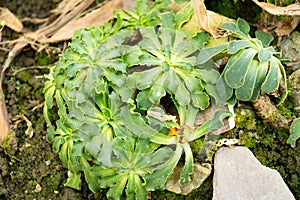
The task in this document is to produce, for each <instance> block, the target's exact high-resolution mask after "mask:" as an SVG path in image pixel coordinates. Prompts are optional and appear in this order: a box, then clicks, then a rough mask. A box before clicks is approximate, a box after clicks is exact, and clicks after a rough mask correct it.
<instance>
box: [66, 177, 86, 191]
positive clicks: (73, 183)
mask: <svg viewBox="0 0 300 200" xmlns="http://www.w3.org/2000/svg"><path fill="white" fill-rule="evenodd" d="M81 183H82V181H81V173H72V175H71V176H69V177H68V179H67V182H66V183H65V184H64V186H68V187H71V188H74V189H76V190H80V189H81Z"/></svg>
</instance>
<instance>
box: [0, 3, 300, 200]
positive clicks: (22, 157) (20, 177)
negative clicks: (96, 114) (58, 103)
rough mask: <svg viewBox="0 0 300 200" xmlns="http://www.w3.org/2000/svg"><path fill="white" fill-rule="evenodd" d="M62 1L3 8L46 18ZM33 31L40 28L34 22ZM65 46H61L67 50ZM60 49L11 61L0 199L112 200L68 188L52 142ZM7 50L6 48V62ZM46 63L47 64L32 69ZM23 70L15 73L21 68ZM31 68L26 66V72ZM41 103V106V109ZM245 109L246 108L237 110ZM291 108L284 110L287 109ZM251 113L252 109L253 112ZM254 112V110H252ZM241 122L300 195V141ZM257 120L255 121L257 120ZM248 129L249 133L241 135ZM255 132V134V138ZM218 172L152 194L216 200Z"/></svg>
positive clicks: (10, 35)
mask: <svg viewBox="0 0 300 200" xmlns="http://www.w3.org/2000/svg"><path fill="white" fill-rule="evenodd" d="M58 2H59V0H47V1H45V0H14V1H11V0H1V2H0V7H7V8H9V9H10V10H11V11H12V12H13V13H14V14H16V15H17V16H18V17H19V18H20V19H22V18H24V17H37V18H44V17H47V16H49V15H50V13H49V11H50V10H51V9H53V8H55V7H56V5H57V4H58ZM25 25H28V27H27V28H28V29H35V28H36V27H34V26H32V25H31V24H25ZM17 37H18V34H16V33H14V32H12V31H11V30H9V29H8V28H5V29H4V30H3V31H2V41H6V40H12V39H16V38H17ZM65 44H66V43H63V44H55V46H54V47H55V48H56V49H62V47H63V46H64V45H65ZM58 52H59V51H54V52H52V53H51V54H49V53H48V52H45V51H42V52H36V51H34V50H32V48H31V47H30V46H27V47H26V48H25V49H24V50H23V51H22V52H21V53H20V54H19V55H18V56H17V57H16V58H15V59H14V62H13V63H12V64H11V66H10V68H9V69H8V70H7V72H6V76H5V78H4V82H3V89H4V92H5V98H6V106H7V109H8V112H9V116H10V119H11V125H12V127H13V130H14V134H13V135H11V136H10V139H9V140H8V141H7V142H6V143H5V145H3V147H4V148H2V147H0V199H13V200H19V199H29V200H32V199H38V200H40V199H41V200H42V199H45V200H46V199H47V200H48V199H64V200H66V199H70V200H76V199H106V198H105V191H103V192H102V193H98V194H93V193H92V192H91V191H90V190H89V189H88V186H87V185H86V184H85V183H83V185H82V189H81V190H80V191H77V190H74V189H71V188H67V187H65V186H64V183H66V180H67V169H66V168H64V166H62V164H61V162H60V160H59V158H58V156H57V154H56V153H55V152H54V150H53V148H52V146H51V145H50V144H49V143H48V142H47V139H46V137H47V131H46V124H45V121H44V118H43V109H42V107H38V105H39V104H41V103H43V101H44V97H43V85H44V81H45V79H44V77H43V76H44V74H47V73H48V69H47V67H46V66H49V65H51V64H54V63H55V61H56V60H57V58H58ZM6 55H7V52H4V51H2V50H0V65H2V64H3V62H4V60H5V57H6ZM32 66H45V68H34V67H33V68H32ZM20 69H23V70H22V71H20V72H18V73H15V72H16V71H17V70H20ZM24 69H25V70H24ZM36 106H37V107H36ZM237 111H241V110H237ZM288 111H289V110H286V109H283V111H282V112H283V113H284V112H285V114H287V113H288ZM247 112H248V110H247ZM249 112H251V111H249ZM17 115H24V116H26V117H27V118H28V120H30V121H31V122H32V126H33V130H34V134H33V136H32V137H31V138H30V137H29V136H28V135H26V134H25V132H26V129H27V124H26V122H25V121H19V119H17V120H13V119H14V116H17ZM239 120H240V124H238V126H237V128H236V129H235V130H234V131H233V132H232V134H233V135H238V134H240V135H239V136H240V137H241V138H242V139H243V140H244V141H245V142H246V146H248V147H249V148H251V150H252V151H253V152H254V154H255V155H256V156H257V157H258V158H259V160H260V161H261V162H262V163H263V164H265V165H267V166H269V167H271V168H274V169H276V170H278V171H279V172H280V174H281V175H282V176H283V178H284V180H285V182H286V183H287V184H288V186H289V187H290V189H291V191H292V192H293V193H294V195H295V196H296V199H299V198H300V143H299V142H298V146H297V147H296V148H294V149H293V148H291V147H290V146H289V145H287V144H286V139H287V137H288V133H287V132H285V131H282V130H275V129H274V128H272V127H268V126H265V125H264V124H263V123H262V122H261V121H260V119H258V118H257V116H256V115H255V114H253V115H252V114H251V115H245V117H244V118H241V119H239ZM253 123H254V124H253ZM241 133H243V134H241ZM253 135H255V137H253ZM211 180H212V176H210V177H209V178H208V180H207V181H206V182H205V183H204V184H203V185H202V186H201V188H200V190H196V191H194V192H192V194H190V195H188V196H187V197H183V196H180V195H175V194H172V193H169V192H165V191H160V192H153V193H152V194H151V198H152V199H159V200H160V199H191V200H192V199H201V200H205V199H211V197H212V187H211V186H212V183H211V182H212V181H211Z"/></svg>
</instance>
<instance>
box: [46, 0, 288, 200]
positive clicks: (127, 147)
mask: <svg viewBox="0 0 300 200" xmlns="http://www.w3.org/2000/svg"><path fill="white" fill-rule="evenodd" d="M168 3H169V1H166V0H161V1H155V2H154V3H153V4H151V5H148V1H146V0H138V1H137V2H136V3H135V8H136V10H135V11H133V10H132V11H116V12H115V20H114V21H113V22H110V23H107V24H104V25H102V26H100V27H92V28H88V29H81V30H79V31H77V32H76V33H75V34H74V37H73V38H72V42H71V43H70V44H69V48H68V49H67V50H66V51H65V52H64V54H62V55H61V56H60V59H59V61H58V63H57V64H56V65H55V66H54V67H52V68H51V70H50V73H49V74H48V75H47V76H46V77H47V78H48V81H47V82H46V84H45V88H44V93H45V106H44V116H45V119H46V122H47V124H48V141H49V142H51V143H52V144H53V147H54V149H55V150H56V152H58V154H59V157H60V159H61V160H62V162H63V163H64V165H65V166H66V167H67V168H68V169H69V172H70V174H69V178H68V180H67V183H66V185H67V186H70V187H73V188H76V189H80V186H81V174H82V173H83V174H84V176H85V180H86V182H87V183H88V185H89V188H90V189H91V190H92V191H93V192H97V191H99V190H101V189H102V188H109V190H108V192H107V197H108V198H112V199H120V198H121V197H122V196H123V195H124V196H126V199H147V195H148V193H149V191H153V190H157V189H165V188H166V183H167V181H168V178H169V177H170V176H172V174H173V172H174V170H175V168H176V167H178V164H179V162H181V161H180V160H181V158H182V157H183V155H184V165H183V168H182V169H181V174H180V181H179V182H180V185H184V184H188V183H189V182H190V177H191V176H192V175H193V173H194V157H193V153H192V149H191V146H190V143H191V142H192V141H195V140H197V139H199V138H201V137H203V136H205V135H206V134H208V133H209V132H211V131H213V130H217V129H220V128H222V127H223V125H224V124H223V120H224V119H225V118H228V117H230V116H231V115H232V113H231V112H229V111H228V110H226V109H220V110H218V111H216V112H215V113H214V115H212V116H211V117H210V118H209V119H207V120H206V121H204V122H202V123H199V122H198V121H197V119H198V118H199V117H201V112H202V111H203V110H206V109H207V108H208V107H209V106H210V102H211V101H210V100H211V98H214V99H215V101H216V102H217V103H218V104H225V103H226V101H227V100H229V99H230V98H232V97H234V95H233V92H232V91H233V90H235V95H236V96H237V97H236V98H237V99H243V100H252V99H255V98H256V97H257V95H258V93H259V90H260V89H261V90H262V91H263V92H267V93H272V92H274V91H275V90H276V89H277V88H278V85H279V81H280V78H281V77H280V75H281V74H282V77H283V78H285V74H284V71H283V69H282V65H281V63H280V61H279V60H278V59H277V58H276V57H275V56H274V55H275V54H276V53H275V51H274V50H273V49H272V48H269V47H267V46H264V45H266V44H264V43H262V42H260V40H258V39H251V38H250V37H249V36H248V31H249V30H248V26H247V24H245V23H244V22H243V21H241V20H240V21H238V25H236V24H225V25H223V26H222V27H223V28H224V29H227V30H229V31H231V32H233V33H234V34H235V35H236V36H238V37H239V38H240V40H234V41H232V42H230V43H229V45H228V44H224V45H221V46H217V47H213V48H204V44H205V43H207V38H206V37H202V36H201V35H200V33H199V34H198V33H197V34H196V35H195V36H193V35H191V34H190V33H189V31H188V30H184V29H183V28H182V26H183V24H184V23H185V22H187V21H188V20H189V19H190V18H191V16H192V14H193V9H192V6H191V4H187V5H186V6H185V7H184V8H182V10H181V11H178V12H177V13H173V12H171V11H166V10H165V8H166V6H167V5H168ZM260 36H264V37H265V38H268V37H266V35H263V34H261V35H260ZM226 50H227V51H228V54H230V55H232V56H231V58H230V60H229V62H228V64H227V66H226V67H225V69H224V71H223V73H222V74H221V75H220V73H219V71H218V70H217V68H216V67H215V66H214V64H213V60H212V59H211V58H212V57H213V56H214V55H217V54H219V53H220V52H223V51H226ZM241 55H243V56H241ZM246 55H247V56H246ZM238 62H240V63H243V64H245V66H246V67H242V68H241V69H239V68H238V67H237V66H238V65H237V63H238ZM262 63H263V64H262ZM243 66H244V65H243ZM242 72H244V73H242ZM230 73H235V74H236V75H235V76H238V78H236V79H231V77H230V76H229V74H230ZM274 78H275V79H276V81H275V82H274V80H273V79H274ZM248 79H249V80H248ZM271 79H272V80H273V81H270V80H271ZM221 81H224V84H223V85H222V87H223V88H225V90H224V91H226V92H225V93H224V92H223V90H222V91H220V88H218V87H219V86H220V83H221ZM227 91H229V92H227ZM53 108H57V111H56V112H53V111H52V109H53ZM172 131H175V132H174V133H172Z"/></svg>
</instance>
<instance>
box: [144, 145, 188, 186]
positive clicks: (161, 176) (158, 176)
mask: <svg viewBox="0 0 300 200" xmlns="http://www.w3.org/2000/svg"><path fill="white" fill-rule="evenodd" d="M182 152H183V149H182V147H181V146H180V145H177V146H176V150H175V152H174V153H173V155H172V156H170V159H169V160H168V161H167V162H165V163H164V164H162V165H160V166H159V167H157V168H156V169H155V170H154V171H153V173H151V174H147V175H146V176H145V178H144V179H145V182H146V185H145V187H146V189H147V190H148V191H154V190H155V189H159V188H161V189H164V188H165V184H166V181H167V177H168V176H169V175H170V174H172V172H173V169H174V168H175V167H176V165H177V163H178V161H179V159H180V157H181V154H182Z"/></svg>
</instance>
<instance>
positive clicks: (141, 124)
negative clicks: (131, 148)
mask: <svg viewBox="0 0 300 200" xmlns="http://www.w3.org/2000/svg"><path fill="white" fill-rule="evenodd" d="M134 110H135V106H134V105H132V104H128V105H127V106H124V107H122V108H121V113H122V117H123V119H124V121H126V122H127V124H126V128H127V129H128V130H129V131H131V132H132V133H133V134H135V135H136V136H138V137H142V138H149V137H150V136H152V135H155V134H156V131H155V130H154V129H152V128H151V127H150V126H149V125H147V124H146V123H145V121H144V120H143V118H142V116H141V114H140V113H138V112H135V111H134Z"/></svg>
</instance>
